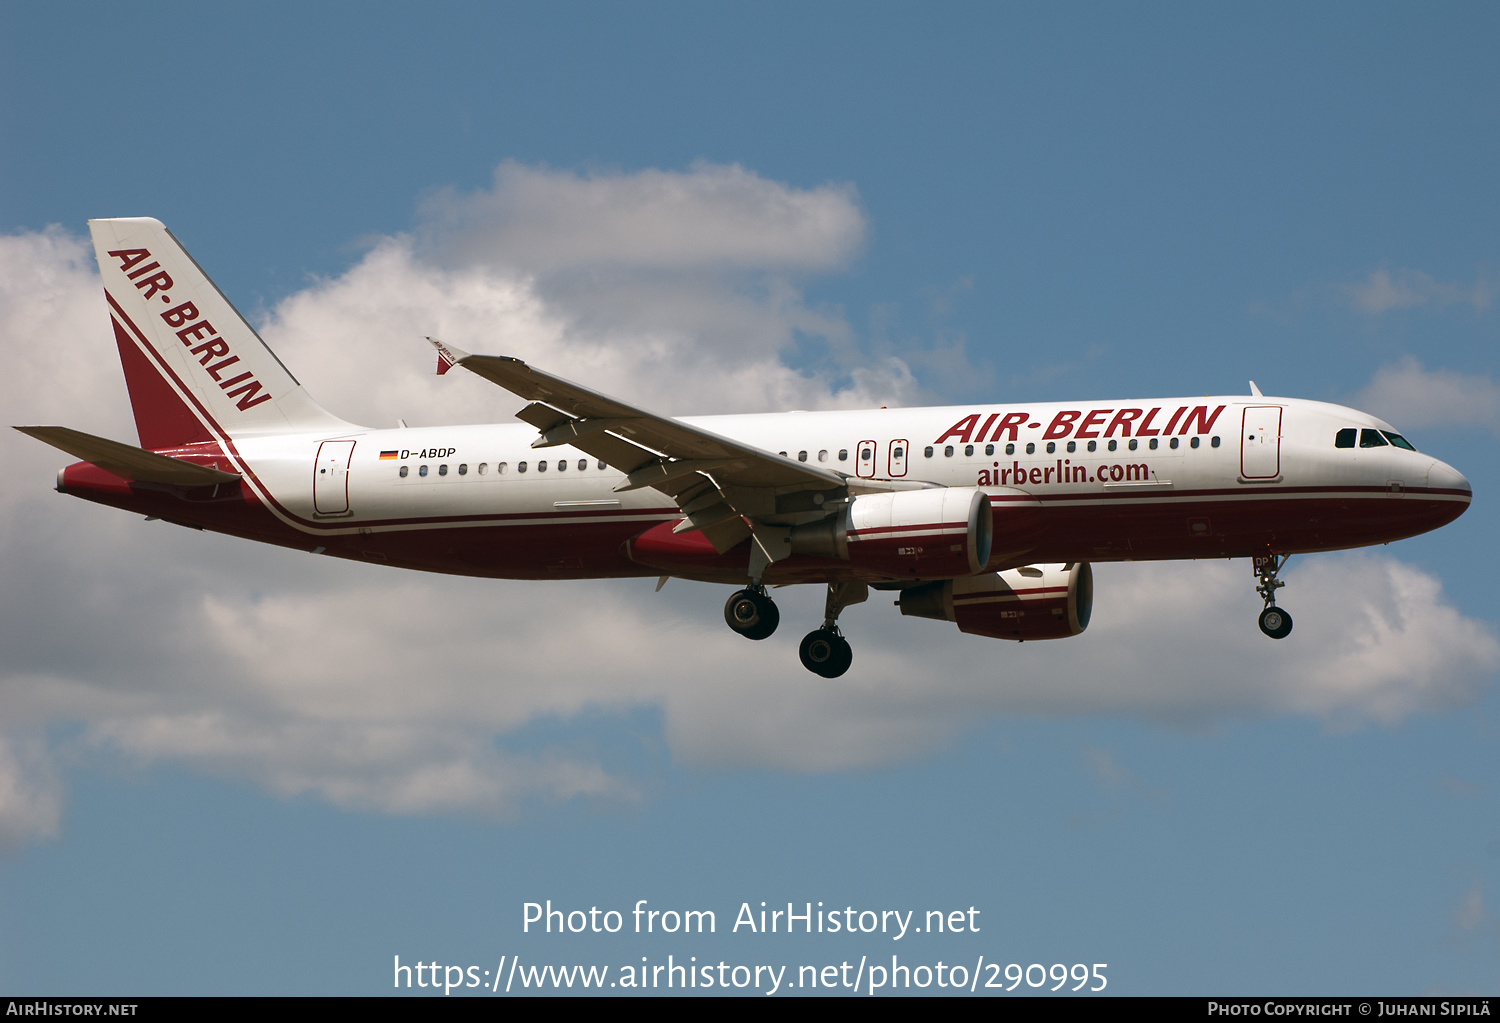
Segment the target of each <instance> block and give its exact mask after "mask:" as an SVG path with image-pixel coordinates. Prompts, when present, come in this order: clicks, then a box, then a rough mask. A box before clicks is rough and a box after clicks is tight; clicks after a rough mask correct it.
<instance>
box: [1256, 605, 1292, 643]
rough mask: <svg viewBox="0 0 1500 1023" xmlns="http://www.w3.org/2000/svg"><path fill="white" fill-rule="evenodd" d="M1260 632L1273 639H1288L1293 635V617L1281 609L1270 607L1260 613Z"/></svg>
mask: <svg viewBox="0 0 1500 1023" xmlns="http://www.w3.org/2000/svg"><path fill="white" fill-rule="evenodd" d="M1260 631H1261V632H1264V633H1265V634H1266V635H1267V636H1270V637H1271V638H1272V639H1286V638H1287V637H1288V636H1290V635H1291V634H1292V616H1291V615H1289V614H1287V613H1286V612H1285V611H1283V610H1282V609H1281V608H1279V607H1268V608H1266V609H1265V610H1264V611H1262V612H1261V613H1260Z"/></svg>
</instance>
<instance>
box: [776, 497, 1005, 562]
mask: <svg viewBox="0 0 1500 1023" xmlns="http://www.w3.org/2000/svg"><path fill="white" fill-rule="evenodd" d="M993 532H994V520H993V517H992V515H991V512H990V499H989V497H988V496H987V495H986V494H985V493H984V491H982V490H980V489H978V488H977V487H944V488H940V489H932V490H901V491H896V492H894V493H886V494H862V495H860V496H859V497H856V498H854V499H853V500H852V501H850V502H849V504H848V505H847V506H846V507H845V508H844V509H843V510H842V512H840V513H839V514H837V515H834V516H833V517H831V518H828V519H825V520H823V521H822V522H814V523H810V524H808V525H802V526H795V527H793V529H792V531H791V547H792V553H793V554H811V555H814V556H815V557H821V558H839V559H840V560H843V561H848V562H850V563H852V564H854V565H857V566H859V567H860V568H863V569H868V570H870V571H873V572H879V573H882V574H886V575H891V576H896V577H900V576H908V577H913V576H914V577H916V578H919V579H922V578H925V579H943V578H951V577H954V576H967V575H973V574H974V573H975V572H979V571H982V570H983V569H984V566H985V564H986V563H987V562H988V561H989V560H990V543H991V538H992V535H993Z"/></svg>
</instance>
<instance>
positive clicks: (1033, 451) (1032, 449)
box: [1026, 444, 1036, 455]
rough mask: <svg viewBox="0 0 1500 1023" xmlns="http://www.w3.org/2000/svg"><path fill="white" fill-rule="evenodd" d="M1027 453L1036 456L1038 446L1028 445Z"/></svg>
mask: <svg viewBox="0 0 1500 1023" xmlns="http://www.w3.org/2000/svg"><path fill="white" fill-rule="evenodd" d="M1026 453H1027V454H1028V455H1034V454H1036V445H1035V444H1028V445H1026Z"/></svg>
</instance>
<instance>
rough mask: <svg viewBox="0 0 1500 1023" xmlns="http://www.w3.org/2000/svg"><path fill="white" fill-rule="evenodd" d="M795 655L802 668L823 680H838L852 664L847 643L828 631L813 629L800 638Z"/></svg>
mask: <svg viewBox="0 0 1500 1023" xmlns="http://www.w3.org/2000/svg"><path fill="white" fill-rule="evenodd" d="M797 653H798V655H799V656H800V657H801V658H802V666H803V667H804V668H806V669H807V670H808V671H810V672H813V673H814V674H816V675H822V676H823V677H824V678H838V677H839V676H840V675H842V674H843V673H844V672H846V671H848V670H849V665H851V664H853V663H854V650H853V648H851V647H850V646H849V641H848V640H846V639H845V638H844V637H843V636H840V635H839V634H838V633H836V632H833V631H832V630H830V629H814V630H813V631H812V632H809V633H808V634H807V635H806V636H804V637H802V645H801V646H800V647H798V649H797Z"/></svg>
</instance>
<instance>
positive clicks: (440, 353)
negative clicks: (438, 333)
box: [427, 337, 469, 376]
mask: <svg viewBox="0 0 1500 1023" xmlns="http://www.w3.org/2000/svg"><path fill="white" fill-rule="evenodd" d="M427 343H428V344H430V345H432V347H434V348H436V349H437V357H438V361H437V375H438V376H442V375H443V374H444V373H446V372H448V371H449V370H450V369H452V368H453V367H454V366H457V365H458V364H459V363H460V362H463V361H464V360H465V359H467V358H468V357H469V353H468V352H466V351H464V350H463V349H462V348H454V347H453V346H452V345H445V344H443V343H442V342H441V341H439V340H438V339H437V338H435V337H430V338H428V339H427Z"/></svg>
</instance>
